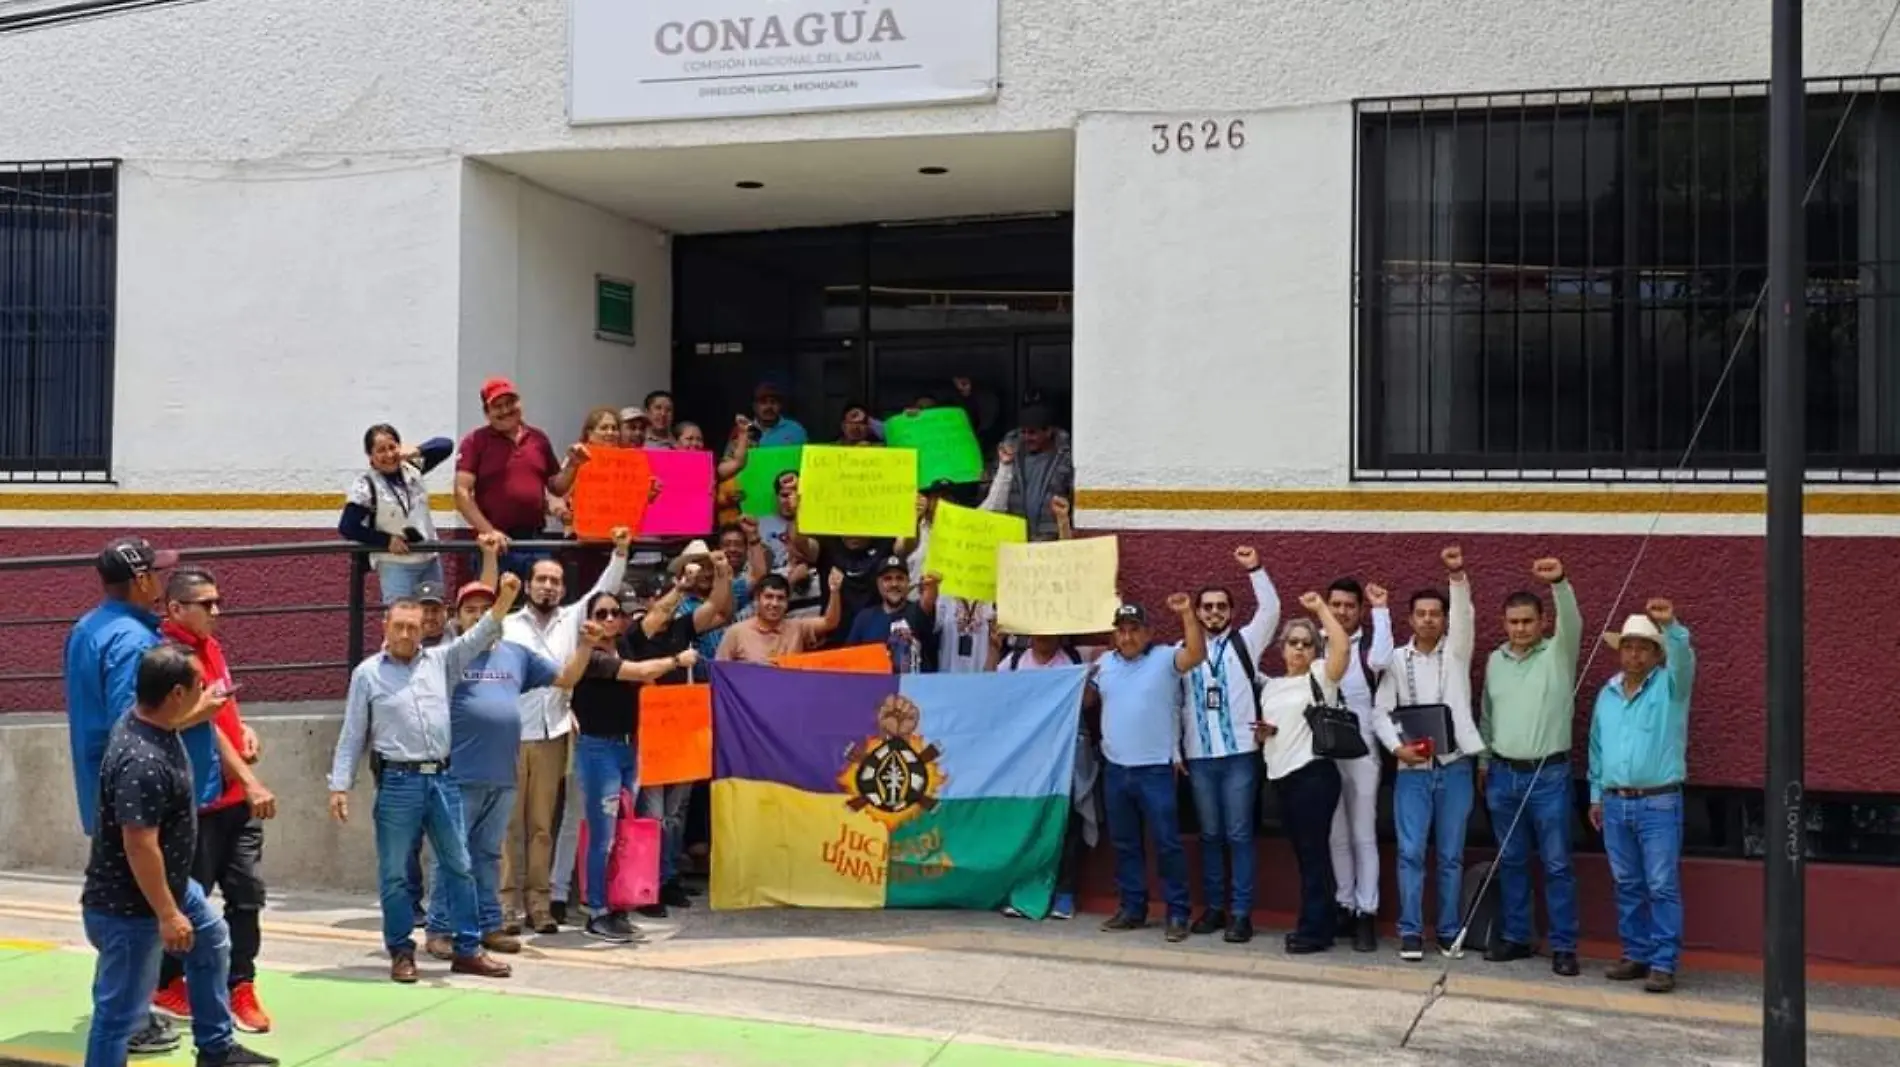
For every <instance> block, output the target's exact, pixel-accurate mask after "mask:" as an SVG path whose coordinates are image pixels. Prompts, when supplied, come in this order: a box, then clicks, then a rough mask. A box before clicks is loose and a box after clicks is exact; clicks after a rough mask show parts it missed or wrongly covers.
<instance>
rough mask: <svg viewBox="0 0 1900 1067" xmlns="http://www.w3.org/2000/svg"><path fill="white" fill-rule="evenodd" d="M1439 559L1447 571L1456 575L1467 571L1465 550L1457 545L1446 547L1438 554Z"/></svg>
mask: <svg viewBox="0 0 1900 1067" xmlns="http://www.w3.org/2000/svg"><path fill="white" fill-rule="evenodd" d="M1438 559H1439V562H1441V563H1443V564H1444V565H1445V569H1446V570H1448V571H1451V572H1453V573H1454V574H1455V573H1457V572H1458V571H1461V570H1464V569H1465V550H1464V549H1462V548H1459V547H1458V546H1457V545H1448V546H1446V547H1445V548H1444V549H1443V550H1441V551H1440V552H1439V553H1438Z"/></svg>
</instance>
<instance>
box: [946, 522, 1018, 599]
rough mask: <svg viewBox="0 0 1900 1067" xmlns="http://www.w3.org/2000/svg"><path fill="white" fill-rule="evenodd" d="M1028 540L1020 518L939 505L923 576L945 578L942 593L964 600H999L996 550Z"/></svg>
mask: <svg viewBox="0 0 1900 1067" xmlns="http://www.w3.org/2000/svg"><path fill="white" fill-rule="evenodd" d="M1027 540H1029V531H1028V529H1027V524H1026V523H1024V522H1023V517H1022V516H1021V515H1005V514H1001V513H999V512H994V511H979V510H977V509H975V508H963V507H958V506H957V505H955V504H952V503H950V502H949V501H947V500H940V501H938V502H937V517H936V518H935V519H934V520H933V521H932V522H931V524H930V549H929V551H928V552H926V553H925V554H924V573H926V574H935V575H939V576H941V577H942V578H943V590H942V591H943V592H945V593H947V594H949V595H951V596H958V597H962V598H963V599H965V600H995V599H996V550H997V549H998V548H1000V547H1001V546H1003V545H1006V544H1021V543H1023V542H1024V541H1027Z"/></svg>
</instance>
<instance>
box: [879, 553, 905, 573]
mask: <svg viewBox="0 0 1900 1067" xmlns="http://www.w3.org/2000/svg"><path fill="white" fill-rule="evenodd" d="M892 571H903V572H904V573H905V574H909V573H910V564H908V563H906V562H904V557H902V556H885V557H884V562H883V563H882V564H880V565H879V566H878V568H877V573H878V576H879V577H882V576H884V575H886V574H889V573H891V572H892Z"/></svg>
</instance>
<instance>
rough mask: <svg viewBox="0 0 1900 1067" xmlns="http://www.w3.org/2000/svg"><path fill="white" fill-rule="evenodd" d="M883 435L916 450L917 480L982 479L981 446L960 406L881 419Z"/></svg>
mask: <svg viewBox="0 0 1900 1067" xmlns="http://www.w3.org/2000/svg"><path fill="white" fill-rule="evenodd" d="M884 439H885V440H886V441H888V442H889V443H890V445H891V447H893V448H910V449H915V450H916V452H917V484H918V485H920V486H923V487H925V488H928V487H930V486H933V485H936V484H937V483H938V482H950V483H952V484H954V485H964V484H968V483H971V482H980V481H982V480H983V446H982V445H980V444H978V443H977V441H976V430H975V429H974V428H972V427H971V426H970V414H969V412H967V411H964V410H963V409H962V408H925V409H924V410H922V411H919V412H917V413H916V414H910V413H908V412H905V413H901V414H897V415H892V416H891V417H890V418H888V419H885V420H884Z"/></svg>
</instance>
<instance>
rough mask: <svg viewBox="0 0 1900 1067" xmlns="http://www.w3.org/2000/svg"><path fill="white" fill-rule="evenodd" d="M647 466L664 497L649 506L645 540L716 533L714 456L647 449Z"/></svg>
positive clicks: (642, 529) (642, 530)
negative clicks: (713, 530)
mask: <svg viewBox="0 0 1900 1067" xmlns="http://www.w3.org/2000/svg"><path fill="white" fill-rule="evenodd" d="M646 456H647V464H648V465H649V466H650V467H652V468H653V476H654V477H655V478H658V479H659V480H660V495H659V497H658V498H657V499H655V500H654V501H653V503H651V504H648V505H647V514H646V520H645V521H644V522H642V523H641V524H640V536H642V537H700V536H703V535H705V534H709V533H711V532H712V528H713V524H712V519H713V458H714V457H713V454H712V453H711V452H677V451H673V450H670V449H665V448H649V449H646Z"/></svg>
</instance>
